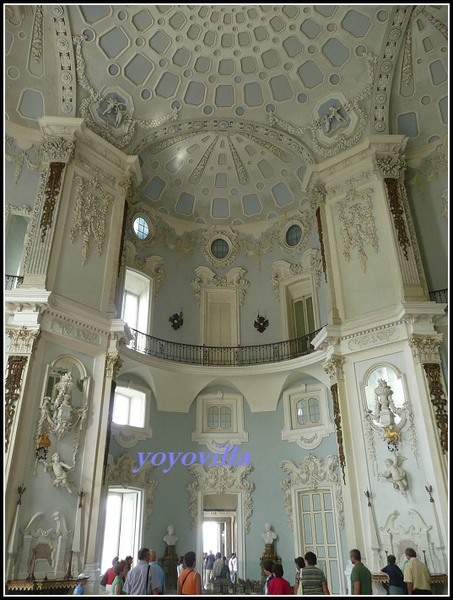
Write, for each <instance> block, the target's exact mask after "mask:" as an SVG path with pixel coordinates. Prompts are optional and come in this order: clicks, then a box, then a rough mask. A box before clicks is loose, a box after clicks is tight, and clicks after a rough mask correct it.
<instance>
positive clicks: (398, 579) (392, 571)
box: [381, 563, 403, 588]
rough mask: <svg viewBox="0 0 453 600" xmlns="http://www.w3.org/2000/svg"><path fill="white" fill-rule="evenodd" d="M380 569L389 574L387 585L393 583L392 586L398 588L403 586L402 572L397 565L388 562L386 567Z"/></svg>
mask: <svg viewBox="0 0 453 600" xmlns="http://www.w3.org/2000/svg"><path fill="white" fill-rule="evenodd" d="M381 571H382V572H383V573H387V575H388V576H389V585H393V586H394V587H398V588H402V587H403V572H402V571H401V569H400V568H399V566H398V565H395V564H390V563H389V564H388V565H387V566H386V567H384V568H383V569H381Z"/></svg>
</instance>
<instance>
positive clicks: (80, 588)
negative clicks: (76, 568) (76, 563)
mask: <svg viewBox="0 0 453 600" xmlns="http://www.w3.org/2000/svg"><path fill="white" fill-rule="evenodd" d="M89 578H90V576H89V575H86V574H85V573H80V575H79V576H78V577H77V586H76V589H75V590H74V594H73V595H74V596H82V595H83V594H84V593H85V585H86V584H87V583H88V579H89Z"/></svg>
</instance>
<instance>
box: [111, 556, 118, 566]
mask: <svg viewBox="0 0 453 600" xmlns="http://www.w3.org/2000/svg"><path fill="white" fill-rule="evenodd" d="M119 559H120V557H119V556H115V558H114V559H113V560H112V567H114V566H115V563H116V561H117V560H119Z"/></svg>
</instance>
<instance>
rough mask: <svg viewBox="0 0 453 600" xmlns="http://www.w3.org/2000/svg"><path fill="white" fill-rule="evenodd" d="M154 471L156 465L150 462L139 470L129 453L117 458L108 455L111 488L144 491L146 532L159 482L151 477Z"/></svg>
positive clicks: (108, 473) (107, 471) (108, 480)
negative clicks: (119, 487)
mask: <svg viewBox="0 0 453 600" xmlns="http://www.w3.org/2000/svg"><path fill="white" fill-rule="evenodd" d="M153 469H154V465H153V464H151V462H150V461H149V460H148V461H146V463H145V464H144V465H143V466H142V467H140V468H139V465H138V462H137V461H135V460H134V459H133V458H132V457H131V455H130V454H127V453H124V454H122V455H121V456H118V457H116V458H113V456H112V455H111V454H109V455H108V459H107V469H106V482H107V484H108V485H109V487H111V486H122V487H123V488H127V487H138V488H141V489H143V491H144V495H145V498H144V509H145V510H144V517H145V519H144V525H145V530H147V529H149V519H150V516H151V513H152V512H153V510H154V490H155V489H156V488H157V486H158V482H157V481H156V480H155V479H152V478H151V477H149V475H150V473H151V471H152V470H153Z"/></svg>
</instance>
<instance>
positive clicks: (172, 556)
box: [162, 525, 178, 590]
mask: <svg viewBox="0 0 453 600" xmlns="http://www.w3.org/2000/svg"><path fill="white" fill-rule="evenodd" d="M162 539H163V540H164V542H165V543H166V546H165V554H164V558H163V565H162V566H163V569H164V571H165V581H166V587H167V590H176V586H177V581H178V570H177V565H178V556H177V554H176V550H175V544H176V542H177V541H178V538H177V536H176V535H175V528H174V526H173V525H169V526H168V527H167V533H166V534H165V535H164V537H163V538H162Z"/></svg>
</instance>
